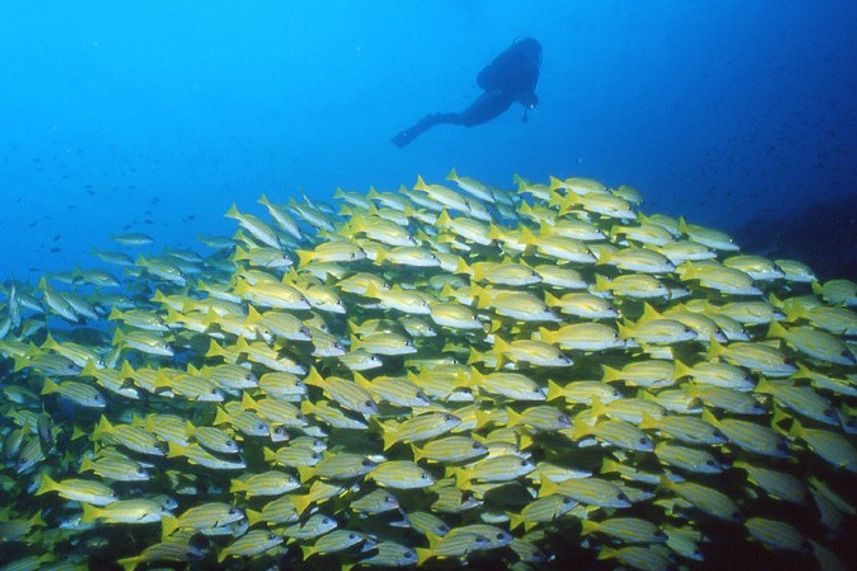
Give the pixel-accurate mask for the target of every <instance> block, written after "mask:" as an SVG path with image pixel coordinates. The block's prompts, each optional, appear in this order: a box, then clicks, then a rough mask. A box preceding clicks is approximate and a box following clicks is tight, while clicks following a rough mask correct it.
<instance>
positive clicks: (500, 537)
mask: <svg viewBox="0 0 857 571" xmlns="http://www.w3.org/2000/svg"><path fill="white" fill-rule="evenodd" d="M496 537H497V539H498V540H499V541H503V538H504V537H506V536H505V535H503V532H500V533H498V534H497V535H496Z"/></svg>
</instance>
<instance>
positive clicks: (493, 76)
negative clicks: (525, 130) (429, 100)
mask: <svg viewBox="0 0 857 571" xmlns="http://www.w3.org/2000/svg"><path fill="white" fill-rule="evenodd" d="M541 61H542V46H541V44H540V43H539V42H538V41H536V40H534V39H533V38H521V39H518V40H516V41H515V43H513V44H512V45H511V46H510V47H509V48H508V49H506V51H504V52H503V53H501V54H500V55H498V56H497V57H496V58H494V61H492V62H491V63H490V64H488V65H487V66H486V67H485V68H484V69H483V70H482V71H480V72H479V75H478V76H477V77H476V82H477V83H478V84H479V87H481V88H482V89H483V90H485V92H484V93H483V94H482V95H480V96H479V97H478V98H477V99H476V100H475V101H474V102H473V103H471V104H470V105H469V106H468V107H467V108H466V109H464V110H463V111H459V112H457V113H430V114H428V115H426V116H425V117H423V118H422V119H420V120H419V121H418V122H417V123H416V124H414V125H413V126H411V127H408V128H407V129H405V130H404V131H402V132H401V133H399V134H398V135H396V136H395V137H393V138H392V143H393V144H394V145H396V146H397V147H399V148H402V147H404V146H405V145H407V144H409V143H410V142H411V141H413V140H414V139H416V138H417V137H419V136H420V135H421V134H423V133H425V132H426V131H428V130H429V129H431V128H432V127H434V126H435V125H441V124H444V123H447V124H451V125H464V126H466V127H473V126H474V125H481V124H482V123H487V122H488V121H490V120H491V119H494V118H495V117H499V116H500V115H501V114H502V113H503V112H504V111H506V110H507V109H508V108H509V107H510V106H511V105H512V103H514V102H515V101H517V102H519V103H520V104H521V105H523V106H524V116H523V118H522V119H521V120H522V121H523V122H525V123H526V122H527V112H528V111H529V110H530V109H533V108H534V107H535V106H536V104H537V103H538V101H539V98H538V96H537V95H536V92H535V90H536V83H537V82H538V80H539V67H540V66H541Z"/></svg>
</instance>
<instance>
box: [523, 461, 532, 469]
mask: <svg viewBox="0 0 857 571" xmlns="http://www.w3.org/2000/svg"><path fill="white" fill-rule="evenodd" d="M529 465H530V461H529V460H521V466H523V467H525V468H526V467H527V466H529Z"/></svg>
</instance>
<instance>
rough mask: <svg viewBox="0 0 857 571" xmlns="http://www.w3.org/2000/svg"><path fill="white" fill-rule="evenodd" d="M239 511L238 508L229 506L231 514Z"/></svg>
mask: <svg viewBox="0 0 857 571" xmlns="http://www.w3.org/2000/svg"><path fill="white" fill-rule="evenodd" d="M237 513H238V509H237V508H229V515H235V514H237Z"/></svg>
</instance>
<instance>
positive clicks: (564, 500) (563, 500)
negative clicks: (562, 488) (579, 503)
mask: <svg viewBox="0 0 857 571" xmlns="http://www.w3.org/2000/svg"><path fill="white" fill-rule="evenodd" d="M573 502H574V500H572V499H571V498H569V497H568V496H565V497H564V498H562V503H563V504H565V505H567V506H570V505H571V504H572V503H573Z"/></svg>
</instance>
